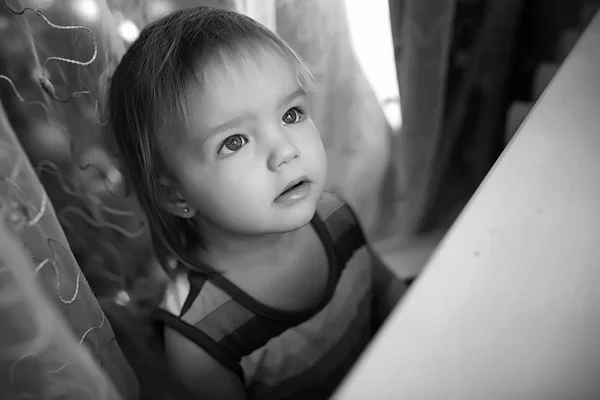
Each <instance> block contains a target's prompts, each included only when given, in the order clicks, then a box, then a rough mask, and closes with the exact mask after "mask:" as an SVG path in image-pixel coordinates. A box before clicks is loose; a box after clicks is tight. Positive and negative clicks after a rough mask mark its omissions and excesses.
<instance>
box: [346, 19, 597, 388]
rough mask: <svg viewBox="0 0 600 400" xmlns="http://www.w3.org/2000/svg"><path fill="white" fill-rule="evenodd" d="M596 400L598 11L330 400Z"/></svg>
mask: <svg viewBox="0 0 600 400" xmlns="http://www.w3.org/2000/svg"><path fill="white" fill-rule="evenodd" d="M599 397H600V17H599V16H596V18H595V19H594V20H593V21H592V23H591V25H590V27H589V29H588V31H586V32H585V33H584V35H583V37H582V39H581V41H580V42H579V43H578V44H577V46H576V47H575V49H574V51H573V52H572V53H571V54H570V55H569V57H568V59H567V60H566V61H565V64H564V65H563V66H562V67H561V69H560V70H559V72H558V74H557V75H556V77H555V79H554V81H552V82H551V83H550V86H549V87H548V90H546V91H545V92H544V94H543V96H542V98H541V99H540V100H539V102H538V103H537V105H536V106H535V108H534V109H533V111H532V113H531V114H530V116H529V117H528V118H527V120H526V121H525V123H524V124H523V125H522V127H521V129H520V131H519V133H517V136H516V137H515V138H514V139H513V141H512V142H511V143H510V144H509V146H508V148H507V150H506V151H505V153H504V154H503V155H502V157H501V158H500V160H499V161H498V163H497V164H496V165H495V167H494V168H493V170H492V171H491V172H490V174H489V176H488V177H487V178H486V180H485V181H484V183H483V184H482V185H481V187H480V189H479V190H478V191H477V193H476V194H475V196H474V197H473V199H472V200H471V202H470V203H469V205H468V206H467V207H466V209H465V211H464V212H463V214H462V215H461V216H460V218H459V219H458V221H457V223H456V224H455V226H454V227H453V228H452V229H451V231H450V232H449V234H448V235H447V237H446V238H445V239H444V241H443V242H442V244H441V246H440V247H439V248H438V251H437V252H436V254H434V256H433V257H432V259H431V260H430V262H429V265H428V266H427V268H426V269H425V271H424V272H423V275H422V276H421V278H420V279H419V280H418V281H417V282H416V283H415V286H414V287H413V289H412V290H411V291H410V292H409V294H408V295H407V297H406V298H405V299H404V301H403V303H402V304H401V305H400V307H398V308H397V309H396V310H395V312H394V314H393V315H392V317H391V318H390V320H388V323H387V324H386V325H385V327H384V331H383V332H382V333H381V334H380V335H379V336H378V338H377V339H376V340H375V342H374V343H373V345H372V346H371V348H370V349H369V350H368V351H367V352H366V353H365V355H364V357H363V358H362V360H361V361H360V362H359V363H358V365H357V367H356V368H355V370H354V371H353V372H352V373H351V374H350V376H349V379H348V380H347V381H346V383H345V384H344V385H343V386H342V387H341V388H340V391H339V392H338V394H337V395H336V396H335V398H336V399H341V400H353V399H360V400H364V399H411V400H415V399H461V400H463V399H485V400H490V399H503V400H504V399H527V400H531V399H592V398H599Z"/></svg>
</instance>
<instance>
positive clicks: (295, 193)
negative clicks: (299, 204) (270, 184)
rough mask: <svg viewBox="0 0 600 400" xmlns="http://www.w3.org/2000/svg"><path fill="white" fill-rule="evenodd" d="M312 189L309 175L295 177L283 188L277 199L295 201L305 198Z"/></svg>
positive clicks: (278, 200)
mask: <svg viewBox="0 0 600 400" xmlns="http://www.w3.org/2000/svg"><path fill="white" fill-rule="evenodd" d="M309 191H310V181H309V179H308V178H307V177H305V176H302V177H300V178H298V179H294V180H293V181H291V182H290V183H288V185H287V186H286V187H285V189H283V192H281V194H280V195H279V196H277V198H276V199H275V201H277V202H285V201H293V200H299V199H301V198H304V197H305V196H306V194H308V192H309Z"/></svg>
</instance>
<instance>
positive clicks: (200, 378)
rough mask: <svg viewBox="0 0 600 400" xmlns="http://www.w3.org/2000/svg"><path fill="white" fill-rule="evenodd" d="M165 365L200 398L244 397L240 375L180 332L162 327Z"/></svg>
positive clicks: (227, 398) (228, 399)
mask: <svg viewBox="0 0 600 400" xmlns="http://www.w3.org/2000/svg"><path fill="white" fill-rule="evenodd" d="M165 348H166V353H167V360H168V363H169V367H170V369H171V371H172V372H173V374H174V375H175V376H176V377H178V379H179V380H180V381H181V383H182V384H183V385H184V386H185V387H186V389H187V390H188V391H190V392H191V393H193V394H194V395H198V396H200V398H202V399H214V400H221V399H223V400H242V399H245V398H246V394H245V389H244V384H243V383H242V381H241V380H240V378H239V377H238V376H237V375H236V374H235V373H233V372H232V371H230V370H229V369H227V368H226V367H224V366H223V365H221V364H220V363H219V362H218V361H217V360H215V359H214V358H213V357H212V356H210V355H209V354H208V353H207V352H206V351H205V350H203V349H202V348H200V347H199V346H198V345H196V344H195V343H193V342H191V341H190V340H189V339H187V338H186V337H184V336H182V335H181V334H180V333H178V332H176V331H174V330H172V329H170V328H168V327H167V328H165Z"/></svg>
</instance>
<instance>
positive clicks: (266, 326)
mask: <svg viewBox="0 0 600 400" xmlns="http://www.w3.org/2000/svg"><path fill="white" fill-rule="evenodd" d="M296 325H298V324H292V323H289V322H287V321H278V320H273V319H269V318H265V317H262V316H260V315H255V316H254V317H253V318H252V319H251V320H249V321H248V322H246V323H245V324H243V325H241V326H240V327H238V328H237V329H236V330H234V331H232V332H230V333H229V334H228V335H226V336H225V337H224V338H223V339H221V340H220V341H219V345H221V346H224V347H226V348H227V349H229V350H230V351H231V352H232V353H234V354H236V355H237V356H239V357H240V358H241V357H245V356H247V355H249V354H252V352H254V351H255V350H257V349H260V348H261V347H263V346H264V345H266V344H267V342H268V341H269V340H271V339H272V338H274V337H277V336H279V335H281V334H282V333H283V332H285V331H286V330H288V329H290V328H292V327H294V326H296Z"/></svg>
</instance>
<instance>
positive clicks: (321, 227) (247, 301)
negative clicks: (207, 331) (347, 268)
mask: <svg viewBox="0 0 600 400" xmlns="http://www.w3.org/2000/svg"><path fill="white" fill-rule="evenodd" d="M311 224H312V226H313V228H314V229H315V231H316V233H317V235H318V236H319V239H321V243H322V244H323V247H324V248H325V252H326V253H327V260H328V264H329V277H328V279H327V285H326V289H325V295H324V296H323V298H322V299H321V301H320V302H319V303H317V304H315V305H314V306H313V307H311V308H309V309H306V310H301V311H295V310H294V311H290V310H282V309H279V308H274V307H270V306H268V305H266V304H264V303H261V302H259V301H258V300H256V299H255V298H253V297H252V296H250V295H248V294H247V293H246V292H244V291H243V290H242V289H240V288H239V287H238V286H237V285H235V284H234V283H233V282H231V281H230V280H229V279H227V278H226V277H224V276H223V275H215V276H213V277H211V278H210V280H211V282H213V283H214V284H215V285H216V286H217V287H219V288H220V289H222V290H223V291H224V292H225V293H227V294H228V295H229V296H231V298H232V299H233V300H235V301H237V302H238V303H240V304H241V305H243V306H244V307H246V308H247V309H248V310H250V311H252V312H253V313H255V314H258V315H261V316H263V317H265V318H269V319H272V320H277V321H286V322H290V323H295V324H298V323H301V322H304V321H306V320H308V319H310V318H311V317H312V316H314V315H315V314H316V313H318V312H319V311H320V310H322V309H323V307H325V306H326V305H327V303H329V301H330V300H331V297H332V296H333V294H334V292H335V287H336V286H337V281H338V278H339V267H338V262H337V257H336V253H335V247H334V243H333V239H332V238H331V236H330V234H329V231H328V230H327V227H326V226H325V224H324V223H323V221H321V219H320V218H319V216H318V215H317V214H316V213H315V215H314V216H313V219H312V220H311Z"/></svg>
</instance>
